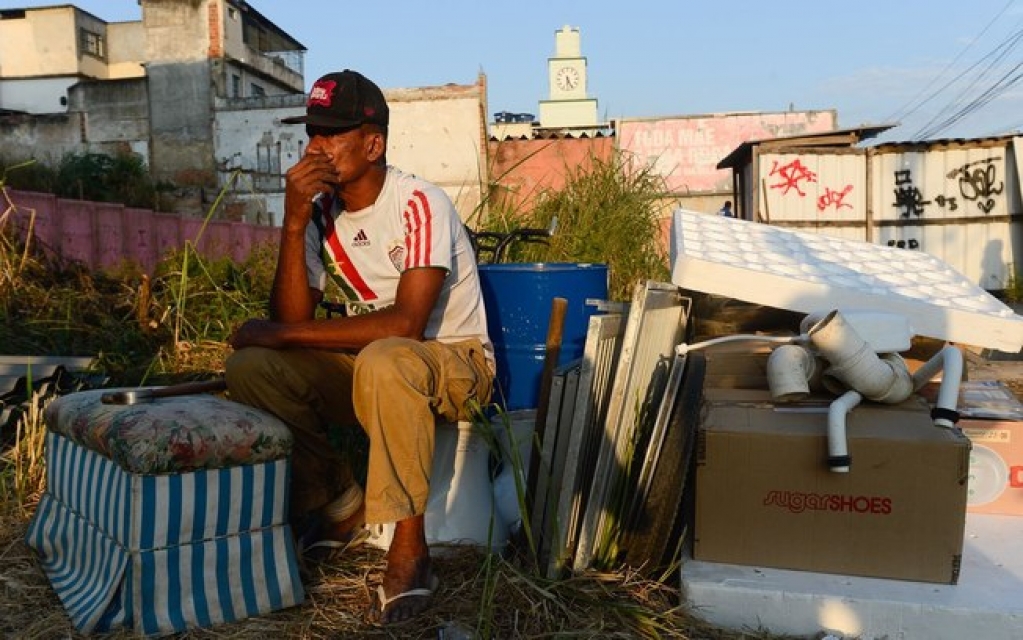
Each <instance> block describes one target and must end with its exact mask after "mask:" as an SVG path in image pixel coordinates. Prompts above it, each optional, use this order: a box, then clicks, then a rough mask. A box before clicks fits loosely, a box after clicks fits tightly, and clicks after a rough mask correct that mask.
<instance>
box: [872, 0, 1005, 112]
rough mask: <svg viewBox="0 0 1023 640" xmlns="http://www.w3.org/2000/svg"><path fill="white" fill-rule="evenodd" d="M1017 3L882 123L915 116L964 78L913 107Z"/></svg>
mask: <svg viewBox="0 0 1023 640" xmlns="http://www.w3.org/2000/svg"><path fill="white" fill-rule="evenodd" d="M1015 2H1016V0H1009V2H1007V3H1006V4H1005V6H1004V7H1002V10H1001V11H999V12H998V13H997V14H995V17H993V18H991V21H990V22H988V23H987V25H985V26H984V28H983V29H982V30H981V32H980V33H979V34H977V37H975V38H973V39H972V40H971V41H970V43H969V44H967V45H966V46H965V47H963V49H962V50H961V51H960V52H959V55H957V56H956V57H955V58H954V59H953V60H952V61H951V62H949V63H948V64H947V65H946V66H945V68H944V69H942V70H941V73H939V74H937V75H936V76H934V77H933V78H931V81H930V82H928V83H927V84H926V85H924V87H923V88H922V89H920V91H918V92H917V94H916V95H915V96H913V97H912V98H910V99H909V101H908V102H906V104H904V105H903V106H902V107H900V108H899V109H898V110H896V111H895V112H894V113H892V114H891V115H889V116H888V117H887V118H885V119H884V120H883V121H882V122H899V121H901V120H903V119H904V118H907V117H909V116H911V115H913V114H914V113H916V112H917V111H919V110H920V108H921V107H923V106H924V105H926V104H927V103H928V102H930V101H931V100H933V99H934V98H935V97H936V96H937V95H938V94H939V93H941V92H942V91H944V90H945V89H947V88H948V87H949V85H951V84H953V83H955V82H956V81H957V80H958V79H959V78H961V77H962V76H963V74H962V73H960V74H959V75H957V76H956V77H954V78H952V79H951V80H949V81H948V82H946V83H945V84H944V85H942V86H941V87H940V88H938V89H936V90H935V91H934V92H933V93H931V94H930V95H929V96H927V98H925V99H924V100H922V101H921V102H920V103H918V104H916V105H913V103H914V102H915V101H916V100H917V99H918V98H920V96H921V95H923V94H924V93H925V92H926V91H927V90H928V89H930V88H931V86H932V85H933V84H934V83H935V82H937V81H938V79H939V78H941V77H942V76H944V75H945V74H946V73H948V71H949V70H950V69H951V68H952V67H954V66H955V64H956V63H957V62H959V60H960V59H961V58H962V57H963V56H964V55H966V52H967V51H969V50H970V49H972V48H973V45H975V44H977V43H978V42H980V40H981V38H983V37H984V34H985V33H987V32H988V30H989V29H991V27H992V26H993V25H994V24H995V23H996V22H998V19H999V18H1001V17H1002V16H1003V15H1004V14H1005V12H1006V11H1008V10H1009V7H1011V6H1012V5H1013V4H1014V3H1015ZM963 73H965V72H963Z"/></svg>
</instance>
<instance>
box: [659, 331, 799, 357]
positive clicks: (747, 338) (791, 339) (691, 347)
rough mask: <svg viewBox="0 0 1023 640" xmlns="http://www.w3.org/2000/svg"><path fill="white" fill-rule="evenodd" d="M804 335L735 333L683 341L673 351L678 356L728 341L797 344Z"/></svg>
mask: <svg viewBox="0 0 1023 640" xmlns="http://www.w3.org/2000/svg"><path fill="white" fill-rule="evenodd" d="M805 341H806V336H804V335H799V336H762V335H758V334H755V333H751V334H736V335H731V336H722V337H720V338H711V339H710V340H704V341H703V342H696V343H693V344H686V343H685V342H683V343H682V344H679V345H677V346H676V347H675V353H677V354H678V355H680V356H684V355H686V354H687V353H689V352H690V351H699V350H700V349H706V348H708V347H713V346H716V345H719V344H726V343H728V342H774V343H780V344H798V343H800V342H805Z"/></svg>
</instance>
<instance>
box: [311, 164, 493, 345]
mask: <svg viewBox="0 0 1023 640" xmlns="http://www.w3.org/2000/svg"><path fill="white" fill-rule="evenodd" d="M323 204H325V205H326V204H327V203H323ZM324 208H325V209H329V210H330V211H331V215H326V216H322V217H321V216H318V215H314V220H313V222H310V224H309V227H308V228H307V229H306V238H305V245H306V252H305V253H306V269H307V272H308V275H309V285H310V286H312V287H315V288H317V289H319V290H320V291H323V290H324V289H325V287H326V284H327V276H328V275H329V276H330V277H331V279H332V280H334V281H335V282H336V283H337V284H338V286H339V287H340V288H341V291H342V292H343V294H344V297H345V299H344V300H343V302H344V303H345V305H346V307H347V310H348V314H349V315H358V314H362V313H369V312H371V311H374V310H377V309H383V308H385V307H389V306H391V305H393V304H394V299H395V295H396V293H397V291H398V280H399V279H400V278H401V274H402V273H403V272H404V271H405V270H406V269H415V268H418V267H439V268H442V269H444V270H445V271H447V275H446V277H445V279H444V286H443V288H442V289H441V293H440V298H439V299H438V301H437V305H436V306H435V307H434V309H433V313H432V314H431V315H430V321H429V323H428V324H427V326H426V334H425V337H426V338H427V339H433V340H439V341H441V342H457V341H459V340H465V339H468V338H478V339H479V340H480V342H482V343H483V345H484V347H486V350H487V357H488V358H489V359H490V360H491V361H493V346H492V345H491V343H490V338H489V337H488V335H487V316H486V311H485V310H484V308H483V294H482V290H481V288H480V280H479V274H478V272H477V270H476V256H475V254H474V253H473V249H472V244H471V243H470V241H469V236H468V234H467V232H466V230H465V226H464V225H463V223H462V219H461V218H460V217H459V215H458V212H457V211H456V210H455V207H454V205H453V204H452V203H451V199H450V198H448V196H447V194H446V193H444V191H443V190H442V189H440V188H439V187H437V186H435V185H433V184H431V183H429V182H426V181H425V180H420V179H418V178H416V177H415V176H412V175H409V174H405V173H402V172H401V171H399V170H398V169H396V168H394V167H390V166H389V167H388V168H387V178H386V180H385V181H384V186H383V190H382V191H381V192H380V195H379V196H378V197H377V201H376V202H375V203H374V204H373V205H371V206H369V207H367V208H365V209H362V210H361V211H341V210H340V205H339V203H337V202H330V203H329V206H325V207H324ZM317 218H319V219H321V220H322V221H323V223H322V229H321V228H320V227H319V226H318V225H317V224H316V222H317V220H316V219H317Z"/></svg>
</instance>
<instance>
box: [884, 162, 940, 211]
mask: <svg viewBox="0 0 1023 640" xmlns="http://www.w3.org/2000/svg"><path fill="white" fill-rule="evenodd" d="M930 203H931V201H930V200H924V196H923V194H922V193H920V188H919V187H917V186H916V185H914V184H913V175H912V173H911V172H910V170H909V169H900V170H898V171H896V172H895V203H894V204H893V205H892V206H893V207H895V208H897V209H902V211H900V212H899V217H900V218H908V217H910V216H916V217H918V218H919V217H920V216H921V215H923V212H924V205H928V204H930Z"/></svg>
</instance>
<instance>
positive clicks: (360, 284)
mask: <svg viewBox="0 0 1023 640" xmlns="http://www.w3.org/2000/svg"><path fill="white" fill-rule="evenodd" d="M323 221H324V229H325V231H326V233H324V234H323V239H324V241H325V242H326V243H327V246H328V248H329V251H330V253H331V255H332V256H333V258H334V264H336V265H338V267H339V268H340V269H341V277H343V278H344V279H345V280H347V281H348V283H349V284H350V285H351V286H352V288H353V289H355V291H356V293H357V294H358V295H359V300H362V301H368V300H376V299H377V293H376V291H373V290H372V289H370V288H369V285H367V284H366V281H365V280H363V279H362V274H360V273H359V270H358V269H356V268H355V265H353V264H352V261H351V260H349V259H348V253H347V252H346V251H345V248H344V245H342V244H341V241H340V240H338V238H337V230H336V229H335V228H334V218H333V217H332V216H330V215H325V216H323Z"/></svg>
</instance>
